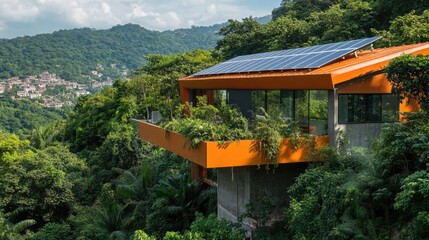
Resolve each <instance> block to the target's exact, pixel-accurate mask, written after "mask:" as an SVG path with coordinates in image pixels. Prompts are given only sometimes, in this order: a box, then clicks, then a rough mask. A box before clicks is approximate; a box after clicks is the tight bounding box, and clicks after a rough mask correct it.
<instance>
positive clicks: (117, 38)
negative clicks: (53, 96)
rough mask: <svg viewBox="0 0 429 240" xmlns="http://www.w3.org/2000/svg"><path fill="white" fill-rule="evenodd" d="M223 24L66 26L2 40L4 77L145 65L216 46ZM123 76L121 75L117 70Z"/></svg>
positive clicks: (0, 72)
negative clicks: (148, 59)
mask: <svg viewBox="0 0 429 240" xmlns="http://www.w3.org/2000/svg"><path fill="white" fill-rule="evenodd" d="M221 26H222V25H220V24H218V25H214V26H210V27H192V28H190V29H178V30H174V31H164V32H158V31H150V30H147V29H145V28H143V27H140V26H139V25H136V24H126V25H123V26H120V25H118V26H115V27H112V28H111V29H108V30H94V29H90V28H83V29H73V30H60V31H57V32H54V33H52V34H40V35H36V36H32V37H28V36H27V37H18V38H14V39H10V40H5V39H2V40H0V79H2V78H9V77H13V76H21V77H23V76H27V75H32V74H38V73H40V72H43V71H49V72H51V73H56V74H59V75H60V76H61V77H63V78H65V79H74V80H78V79H79V78H80V76H81V75H82V74H85V75H87V74H89V73H90V71H91V70H94V69H95V68H96V66H97V64H98V63H100V64H102V65H103V66H109V67H110V66H111V64H116V65H117V71H116V72H115V71H111V73H110V74H111V75H114V76H113V77H116V76H115V74H118V72H120V71H122V67H125V68H127V69H135V68H137V67H139V66H142V65H143V64H144V56H145V55H147V54H170V53H183V52H186V51H190V50H194V49H210V48H213V47H214V46H215V45H216V42H217V40H219V39H220V36H219V35H217V34H216V33H217V32H218V31H219V29H220V28H221ZM117 76H119V75H117Z"/></svg>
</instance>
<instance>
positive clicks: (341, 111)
mask: <svg viewBox="0 0 429 240" xmlns="http://www.w3.org/2000/svg"><path fill="white" fill-rule="evenodd" d="M348 99H349V95H339V96H338V122H339V123H348V122H350V119H349V118H348V114H349V103H348Z"/></svg>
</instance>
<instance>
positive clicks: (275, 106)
mask: <svg viewBox="0 0 429 240" xmlns="http://www.w3.org/2000/svg"><path fill="white" fill-rule="evenodd" d="M266 94H267V108H266V109H265V110H266V111H267V113H268V114H270V115H277V114H279V113H280V112H281V107H280V90H267V91H266Z"/></svg>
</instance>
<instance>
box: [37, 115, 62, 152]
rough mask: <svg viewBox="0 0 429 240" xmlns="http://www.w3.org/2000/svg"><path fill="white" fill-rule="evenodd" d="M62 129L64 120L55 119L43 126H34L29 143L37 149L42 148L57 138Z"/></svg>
mask: <svg viewBox="0 0 429 240" xmlns="http://www.w3.org/2000/svg"><path fill="white" fill-rule="evenodd" d="M63 129H64V121H56V122H53V123H52V124H49V125H45V126H35V127H34V128H33V130H32V131H31V135H30V141H31V144H32V145H33V147H35V148H37V149H44V148H45V147H47V146H49V145H50V144H52V142H54V141H55V140H57V139H58V138H59V136H60V134H61V133H62V131H63Z"/></svg>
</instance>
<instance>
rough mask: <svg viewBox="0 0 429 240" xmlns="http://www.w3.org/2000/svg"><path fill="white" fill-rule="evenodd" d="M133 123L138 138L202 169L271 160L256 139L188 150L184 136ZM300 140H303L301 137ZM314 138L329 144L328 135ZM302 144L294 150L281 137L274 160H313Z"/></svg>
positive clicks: (280, 161)
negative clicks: (266, 156)
mask: <svg viewBox="0 0 429 240" xmlns="http://www.w3.org/2000/svg"><path fill="white" fill-rule="evenodd" d="M136 122H137V125H138V132H139V137H140V138H142V139H143V140H146V141H148V142H150V143H152V144H154V145H157V146H159V147H162V148H165V149H166V150H168V151H170V152H173V153H175V154H177V155H179V156H181V157H183V158H186V159H188V160H189V161H191V162H193V163H196V164H198V165H200V166H202V167H205V168H222V167H241V166H253V165H265V164H269V163H271V162H270V161H269V160H267V159H265V158H264V155H263V153H262V152H261V150H259V149H257V147H255V146H257V145H258V144H257V141H256V140H240V141H232V142H224V143H223V144H219V143H218V142H202V143H200V144H199V146H198V147H197V148H196V149H191V148H190V145H189V143H188V142H187V140H186V138H185V137H184V136H183V135H180V134H178V133H175V132H171V131H166V130H165V129H163V128H161V127H158V126H156V125H153V124H150V123H147V122H144V121H140V120H137V121H136ZM300 140H301V141H304V139H300ZM314 141H315V146H316V147H317V148H321V147H322V146H324V145H328V144H329V138H328V136H319V137H314ZM304 145H305V144H301V146H300V147H298V148H297V149H295V148H294V147H293V145H292V143H291V139H289V138H284V139H282V141H281V147H280V151H279V155H278V160H277V162H278V163H279V164H284V163H297V162H309V161H312V159H310V157H309V153H310V150H311V149H309V148H308V147H305V146H304Z"/></svg>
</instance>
